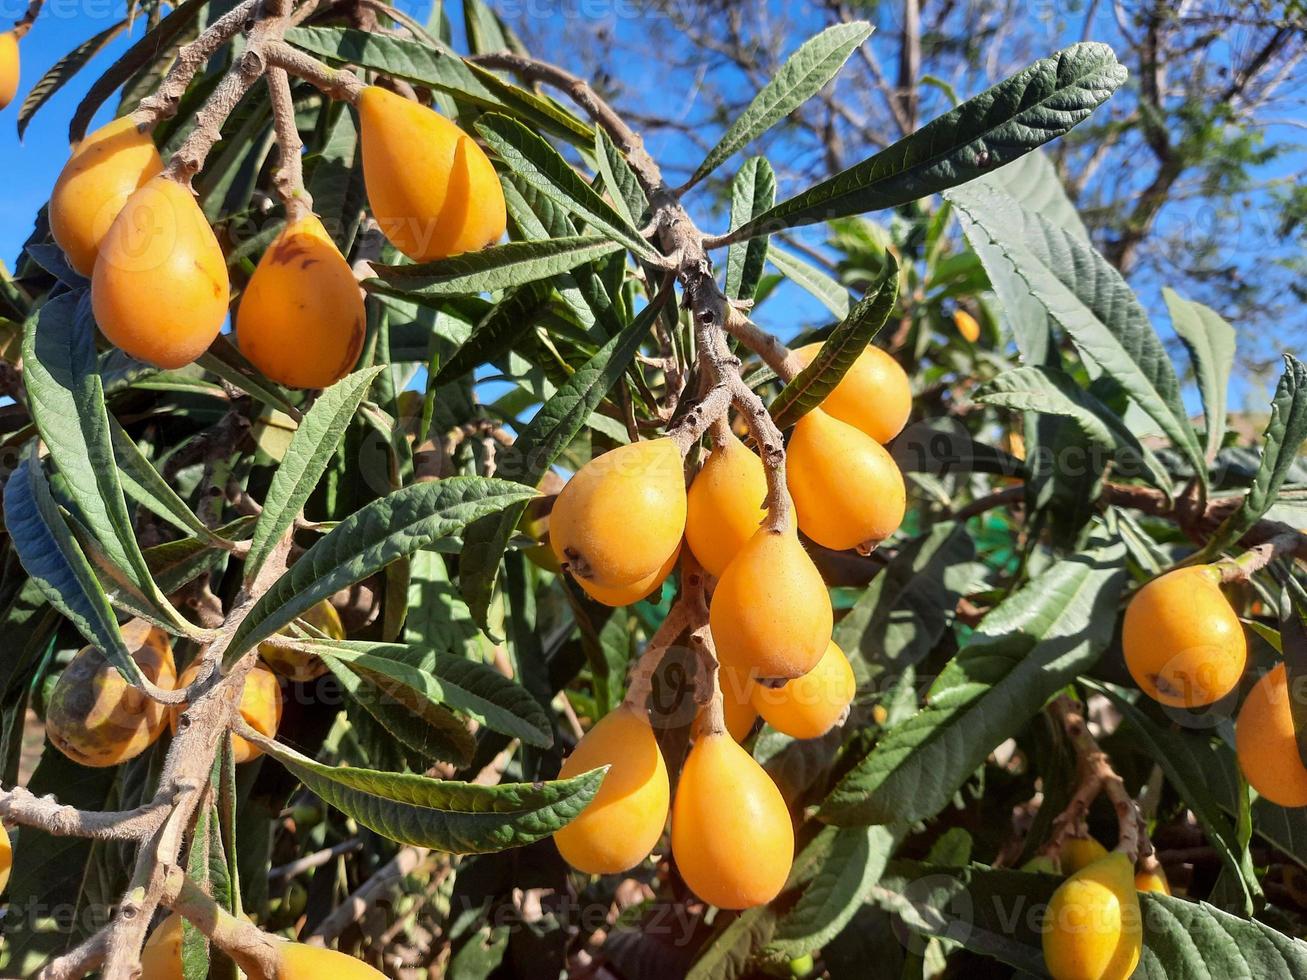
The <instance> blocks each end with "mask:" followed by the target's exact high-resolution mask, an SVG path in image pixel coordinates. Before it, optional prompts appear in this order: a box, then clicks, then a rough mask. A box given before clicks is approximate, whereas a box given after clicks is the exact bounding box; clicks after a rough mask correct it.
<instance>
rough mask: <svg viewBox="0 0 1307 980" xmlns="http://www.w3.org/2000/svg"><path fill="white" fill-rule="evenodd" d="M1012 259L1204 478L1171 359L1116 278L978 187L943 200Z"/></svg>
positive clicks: (1085, 252) (1013, 204)
mask: <svg viewBox="0 0 1307 980" xmlns="http://www.w3.org/2000/svg"><path fill="white" fill-rule="evenodd" d="M948 199H949V200H950V201H951V202H952V203H953V205H954V207H956V208H957V209H958V210H959V211H960V212H963V213H965V214H966V215H967V217H968V219H969V220H970V221H971V222H972V223H973V225H974V226H975V227H976V228H977V229H979V230H980V231H982V232H983V233H984V234H985V235H986V236H988V238H989V239H990V241H991V242H993V244H994V245H995V246H997V247H998V248H999V249H1000V250H1001V251H1002V253H1003V254H1004V255H1005V256H1006V257H1007V258H1008V259H1009V260H1010V261H1011V262H1012V264H1013V266H1014V267H1015V272H1016V275H1018V276H1019V277H1021V278H1022V279H1023V280H1025V282H1026V284H1027V286H1029V288H1030V292H1031V293H1033V294H1034V296H1035V297H1036V298H1037V299H1038V300H1039V302H1040V303H1041V304H1042V305H1043V306H1044V307H1045V308H1046V309H1047V310H1048V313H1049V315H1050V316H1051V317H1052V318H1053V319H1054V320H1055V321H1056V322H1057V323H1058V324H1059V325H1060V326H1061V327H1062V329H1063V330H1065V331H1066V332H1067V334H1068V335H1069V336H1070V337H1071V339H1072V340H1073V341H1074V342H1075V344H1076V346H1077V347H1079V348H1080V350H1081V351H1082V352H1084V353H1085V354H1086V355H1087V356H1088V357H1090V358H1092V359H1093V360H1094V361H1095V362H1096V363H1097V364H1098V365H1099V366H1100V367H1102V369H1103V370H1104V371H1106V372H1107V373H1108V374H1110V375H1111V376H1112V377H1113V378H1115V379H1116V381H1118V382H1119V383H1120V384H1121V386H1122V387H1123V388H1125V390H1126V392H1127V393H1128V394H1129V395H1130V397H1131V398H1132V399H1134V401H1135V402H1136V403H1137V404H1138V405H1139V407H1140V408H1142V409H1143V410H1144V411H1145V412H1147V413H1148V415H1149V416H1150V417H1151V418H1152V419H1153V421H1154V422H1156V423H1157V425H1158V426H1159V427H1160V428H1161V429H1162V431H1163V432H1165V433H1166V434H1167V436H1169V437H1170V439H1171V441H1172V443H1174V444H1175V447H1176V448H1177V449H1178V450H1180V452H1182V453H1184V455H1185V456H1186V457H1187V458H1188V459H1189V461H1190V463H1191V464H1192V465H1193V467H1194V469H1195V471H1196V472H1198V473H1199V474H1200V475H1202V476H1203V478H1204V479H1205V478H1206V473H1207V468H1206V464H1205V461H1204V459H1203V453H1202V449H1201V447H1200V446H1199V444H1198V437H1197V435H1196V434H1195V433H1194V430H1193V426H1191V425H1190V424H1189V416H1188V413H1187V412H1186V411H1185V407H1184V403H1183V402H1182V401H1181V399H1180V383H1179V380H1178V379H1177V378H1176V375H1175V369H1174V367H1173V366H1172V364H1171V359H1170V357H1169V356H1168V355H1167V353H1166V348H1165V347H1163V346H1162V342H1161V340H1160V339H1159V338H1158V336H1157V332H1156V331H1155V330H1154V329H1153V325H1152V323H1151V322H1150V321H1149V319H1148V313H1147V311H1145V310H1144V308H1143V306H1142V305H1140V303H1139V300H1138V299H1137V298H1136V297H1135V294H1134V291H1133V290H1131V289H1130V287H1129V286H1128V285H1127V284H1126V282H1125V280H1124V279H1123V278H1122V277H1121V273H1120V272H1118V271H1117V270H1116V269H1115V268H1113V267H1112V266H1111V265H1110V264H1109V263H1108V261H1107V260H1106V259H1105V258H1103V256H1101V255H1100V254H1099V253H1098V252H1097V251H1095V250H1094V249H1093V247H1092V246H1090V245H1089V244H1088V243H1086V242H1085V241H1083V240H1082V239H1081V238H1080V237H1079V236H1077V235H1075V234H1073V233H1071V232H1068V231H1067V230H1065V229H1063V228H1061V227H1059V226H1057V225H1054V224H1052V223H1051V222H1049V221H1048V220H1046V219H1045V218H1043V217H1042V216H1040V215H1038V214H1034V213H1032V212H1030V211H1028V210H1026V209H1025V208H1024V207H1023V206H1022V205H1021V204H1020V203H1019V202H1018V201H1017V200H1016V199H1014V198H1012V197H1009V196H1007V195H1005V194H1003V193H1001V192H999V191H996V190H993V189H992V188H989V187H986V186H985V185H984V184H973V185H971V186H970V187H967V188H965V189H963V190H960V191H957V192H954V193H952V194H950V195H948Z"/></svg>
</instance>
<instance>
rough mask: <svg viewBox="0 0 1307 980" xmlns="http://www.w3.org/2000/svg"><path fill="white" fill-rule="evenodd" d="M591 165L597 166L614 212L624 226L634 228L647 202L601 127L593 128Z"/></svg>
mask: <svg viewBox="0 0 1307 980" xmlns="http://www.w3.org/2000/svg"><path fill="white" fill-rule="evenodd" d="M595 161H596V162H597V163H598V164H599V175H600V176H601V177H603V179H604V185H605V186H606V187H607V188H608V191H609V196H610V197H611V198H612V199H613V207H615V208H616V209H617V213H618V214H620V215H621V216H622V217H623V218H624V219H625V220H626V221H627V223H628V224H630V225H633V226H638V225H639V224H640V223H641V219H642V218H643V217H644V213H645V211H647V210H648V209H649V199H648V198H647V197H646V196H645V193H644V188H643V187H641V186H640V180H639V178H638V177H636V175H635V171H634V170H632V169H631V165H630V164H629V163H627V162H626V157H625V156H623V155H622V151H621V150H619V149H618V148H617V147H616V146H615V145H614V144H613V140H612V137H610V136H609V135H608V133H607V131H606V130H605V129H604V128H603V127H602V126H596V127H595Z"/></svg>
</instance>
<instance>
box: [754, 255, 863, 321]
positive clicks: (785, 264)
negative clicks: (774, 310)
mask: <svg viewBox="0 0 1307 980" xmlns="http://www.w3.org/2000/svg"><path fill="white" fill-rule="evenodd" d="M767 261H768V262H770V263H771V264H772V265H774V266H776V271H778V272H779V273H780V274H781V275H783V276H785V277H786V278H787V279H790V280H792V281H793V282H795V283H796V284H797V285H799V286H801V287H803V289H804V290H805V291H806V292H808V293H810V294H811V295H813V296H815V297H816V298H817V299H818V300H820V301H821V305H822V306H824V307H826V309H828V310H830V311H831V313H833V314H835V315H836V316H837V317H840V318H841V319H843V318H844V317H846V316H848V315H849V291H848V290H847V289H846V288H845V287H844V284H843V283H840V282H837V281H836V280H835V279H833V278H831V277H830V276H828V275H827V274H826V273H824V272H822V271H821V270H820V269H818V268H817V267H816V266H815V265H813V264H812V263H811V262H808V261H807V260H806V259H801V258H799V257H798V256H796V255H791V254H790V253H789V252H786V251H782V250H781V249H779V248H769V249H768V250H767Z"/></svg>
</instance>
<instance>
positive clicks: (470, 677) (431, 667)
mask: <svg viewBox="0 0 1307 980" xmlns="http://www.w3.org/2000/svg"><path fill="white" fill-rule="evenodd" d="M279 642H280V640H279ZM288 643H289V645H291V646H292V647H293V648H295V649H298V650H303V651H304V652H306V653H312V654H315V655H317V656H321V657H324V658H326V659H327V660H328V662H330V661H332V660H335V661H338V662H340V663H344V664H345V665H346V666H348V667H349V668H350V669H351V670H353V671H354V672H355V673H358V674H362V675H366V676H382V675H384V676H385V677H388V678H390V679H391V680H394V681H396V682H398V683H400V684H404V685H407V686H408V687H411V688H413V689H415V690H417V691H419V692H421V693H422V695H423V696H424V697H426V698H429V699H430V700H432V701H433V702H435V703H437V704H443V705H444V706H445V707H448V708H452V709H453V710H455V711H459V712H462V713H463V714H465V715H468V716H469V717H471V718H475V719H476V720H477V721H478V722H479V723H481V724H482V725H483V726H485V727H486V728H490V729H492V730H494V731H497V732H502V733H503V734H505V735H510V736H512V737H514V738H520V739H521V740H522V741H524V742H526V743H527V744H528V745H535V746H538V747H540V748H548V747H549V746H550V745H552V744H553V740H554V735H553V729H552V727H551V725H550V724H549V716H548V715H547V714H545V711H544V709H543V708H542V707H541V706H540V704H539V702H537V701H536V699H535V698H533V697H532V696H531V694H530V692H529V691H527V689H526V688H524V687H523V686H522V685H521V684H518V683H515V682H514V681H512V680H509V679H508V678H507V677H505V676H504V675H503V674H501V673H500V672H499V671H498V670H496V669H495V668H494V667H492V666H490V665H489V664H484V663H481V662H479V661H476V660H469V659H468V658H467V657H462V656H458V655H456V654H449V653H440V652H438V651H435V650H427V649H422V648H420V647H413V646H408V645H406V644H402V643H380V642H376V641H373V640H327V639H320V638H307V637H306V638H302V639H295V640H290V641H288Z"/></svg>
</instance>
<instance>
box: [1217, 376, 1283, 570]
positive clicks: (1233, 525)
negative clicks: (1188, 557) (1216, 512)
mask: <svg viewBox="0 0 1307 980" xmlns="http://www.w3.org/2000/svg"><path fill="white" fill-rule="evenodd" d="M1304 439H1307V367H1304V366H1303V363H1302V361H1300V360H1298V359H1297V358H1296V357H1294V356H1293V355H1292V354H1285V355H1284V374H1282V375H1280V383H1279V384H1278V385H1276V387H1275V397H1274V398H1273V399H1272V400H1271V418H1270V421H1268V422H1267V423H1266V433H1265V435H1263V436H1262V461H1261V464H1260V465H1259V466H1258V467H1257V473H1256V475H1255V476H1254V477H1253V482H1252V486H1250V487H1249V488H1248V492H1247V493H1246V494H1245V495H1244V498H1243V503H1242V504H1240V505H1239V509H1238V510H1236V511H1235V512H1234V513H1233V514H1231V515H1230V516H1229V517H1227V518H1226V519H1225V520H1224V521H1223V522H1222V524H1221V526H1220V527H1219V528H1217V529H1216V533H1215V534H1213V535H1212V537H1211V538H1210V539H1209V540H1208V542H1207V544H1206V546H1204V548H1203V554H1205V555H1216V554H1218V553H1219V552H1220V551H1222V550H1224V549H1225V548H1228V547H1229V546H1230V545H1232V544H1234V543H1235V542H1236V541H1238V540H1239V539H1240V538H1241V537H1243V536H1244V534H1246V533H1247V532H1248V530H1249V529H1250V528H1251V527H1252V526H1253V525H1254V524H1256V523H1257V522H1258V521H1259V520H1261V519H1262V515H1263V514H1265V513H1266V512H1267V511H1268V510H1270V509H1271V506H1272V505H1273V504H1274V503H1275V499H1276V497H1277V496H1278V495H1279V493H1280V488H1281V487H1282V486H1283V485H1284V481H1285V478H1286V477H1288V475H1289V469H1290V467H1292V466H1293V465H1294V462H1295V460H1297V458H1298V450H1299V449H1300V448H1301V447H1302V444H1303V440H1304Z"/></svg>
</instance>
